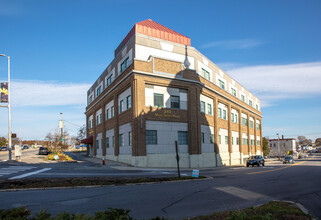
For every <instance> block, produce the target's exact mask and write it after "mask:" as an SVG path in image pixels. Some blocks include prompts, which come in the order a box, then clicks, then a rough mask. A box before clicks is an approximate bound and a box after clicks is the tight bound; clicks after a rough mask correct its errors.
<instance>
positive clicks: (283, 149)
mask: <svg viewBox="0 0 321 220" xmlns="http://www.w3.org/2000/svg"><path fill="white" fill-rule="evenodd" d="M278 144H280V148H279V145H278ZM269 146H270V156H272V157H273V156H274V157H275V156H285V155H287V154H288V153H290V154H296V153H297V147H296V139H295V138H284V136H283V135H282V138H280V139H270V140H269Z"/></svg>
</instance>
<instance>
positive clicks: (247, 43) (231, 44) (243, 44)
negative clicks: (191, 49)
mask: <svg viewBox="0 0 321 220" xmlns="http://www.w3.org/2000/svg"><path fill="white" fill-rule="evenodd" d="M264 43H265V42H264V41H262V40H258V39H240V40H224V41H214V42H210V43H207V44H204V45H202V46H201V48H212V47H221V48H224V49H247V48H251V47H255V46H259V45H261V44H264Z"/></svg>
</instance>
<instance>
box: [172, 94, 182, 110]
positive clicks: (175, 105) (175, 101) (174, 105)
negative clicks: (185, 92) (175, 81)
mask: <svg viewBox="0 0 321 220" xmlns="http://www.w3.org/2000/svg"><path fill="white" fill-rule="evenodd" d="M179 103H180V101H179V96H176V95H171V108H177V109H179Z"/></svg>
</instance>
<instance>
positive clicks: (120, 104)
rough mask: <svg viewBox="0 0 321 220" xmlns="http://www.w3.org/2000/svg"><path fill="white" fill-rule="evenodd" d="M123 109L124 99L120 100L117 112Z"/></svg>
mask: <svg viewBox="0 0 321 220" xmlns="http://www.w3.org/2000/svg"><path fill="white" fill-rule="evenodd" d="M123 111H124V100H121V101H120V103H119V113H122V112H123Z"/></svg>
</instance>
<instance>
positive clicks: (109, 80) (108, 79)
mask: <svg viewBox="0 0 321 220" xmlns="http://www.w3.org/2000/svg"><path fill="white" fill-rule="evenodd" d="M112 76H113V74H111V75H110V76H109V77H108V78H107V86H109V85H110V84H111V79H112Z"/></svg>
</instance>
